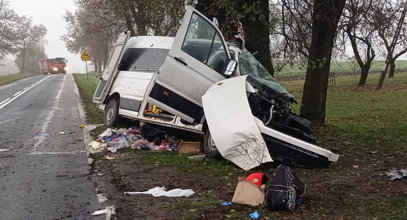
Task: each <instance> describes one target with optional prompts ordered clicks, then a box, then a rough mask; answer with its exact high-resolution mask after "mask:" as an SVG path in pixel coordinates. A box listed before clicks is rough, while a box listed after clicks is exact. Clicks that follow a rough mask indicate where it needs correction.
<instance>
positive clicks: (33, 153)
mask: <svg viewBox="0 0 407 220" xmlns="http://www.w3.org/2000/svg"><path fill="white" fill-rule="evenodd" d="M83 153H86V150H81V151H67V152H47V151H45V152H39V151H37V152H31V153H28V154H26V155H30V156H32V155H66V154H68V155H71V154H83Z"/></svg>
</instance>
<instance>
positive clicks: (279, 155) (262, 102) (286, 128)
mask: <svg viewBox="0 0 407 220" xmlns="http://www.w3.org/2000/svg"><path fill="white" fill-rule="evenodd" d="M240 54H241V51H240V49H238V48H236V47H229V46H228V45H227V44H226V42H225V40H224V39H223V36H222V33H221V32H220V31H219V29H218V28H217V27H216V26H215V25H214V24H213V23H212V22H211V21H210V20H208V19H207V18H206V17H205V16H203V15H202V14H201V13H199V12H198V11H196V10H195V9H193V8H192V7H188V8H187V10H186V13H185V15H184V18H183V22H182V24H181V26H180V28H179V30H178V32H177V35H176V37H175V38H171V37H153V36H144V37H132V38H130V37H129V33H125V34H121V35H120V36H119V37H118V40H117V42H116V44H115V46H114V48H113V49H112V51H111V54H110V58H109V60H108V63H107V66H106V68H105V70H104V72H103V74H102V76H101V80H100V82H99V84H98V87H97V89H96V91H95V94H94V97H93V101H94V102H95V103H96V104H97V105H98V106H99V108H100V109H102V110H104V111H105V124H107V125H111V123H113V122H114V121H115V120H116V119H117V118H118V116H122V117H126V118H131V119H136V120H139V121H147V122H150V123H154V124H158V125H162V126H168V127H173V128H178V129H182V130H187V131H192V132H196V133H200V134H205V136H204V150H205V152H206V153H207V155H210V156H216V155H218V154H219V153H221V154H222V156H223V157H224V158H225V159H229V160H231V161H233V162H234V163H236V164H237V165H238V166H240V167H241V168H243V169H245V170H248V169H251V168H253V167H256V166H258V165H259V164H260V163H264V162H269V161H272V159H271V158H273V159H275V160H279V161H281V162H283V163H288V164H293V165H299V166H305V167H320V166H327V165H328V164H329V163H330V162H336V161H337V159H338V155H336V154H334V153H332V152H330V151H329V150H326V149H323V148H320V147H318V146H316V145H315V139H314V137H313V136H312V134H311V130H310V129H309V125H310V124H309V123H308V122H307V120H305V119H302V118H300V117H299V116H296V115H295V114H292V113H291V112H290V109H289V108H288V107H287V106H288V105H289V102H292V100H293V96H292V95H291V94H289V93H288V92H287V91H286V90H285V89H284V88H283V87H282V86H281V85H280V84H278V82H277V81H275V79H274V78H272V76H271V75H270V74H269V73H268V72H267V71H266V70H265V69H264V67H263V66H261V64H260V63H258V61H257V60H256V59H255V58H254V56H252V55H251V54H246V55H244V54H242V55H240ZM243 57H246V58H245V59H243ZM238 58H239V60H240V58H242V60H241V61H239V62H241V64H242V65H243V63H246V65H243V66H241V69H240V72H242V70H243V67H244V68H245V70H244V71H245V73H244V75H250V72H256V73H253V75H252V76H239V75H240V72H239V70H238V69H237V67H236V65H237V62H236V60H238ZM246 67H248V68H246ZM242 74H243V72H242ZM261 75H262V76H263V77H264V76H265V78H261V77H262V76H261ZM235 76H237V77H236V78H233V79H228V78H230V77H235ZM270 77H271V79H270ZM256 78H257V79H256ZM267 83H269V84H268V85H269V86H265V85H266V84H267ZM270 84H271V87H270ZM222 85H223V86H222ZM273 86H276V87H277V88H276V89H277V90H273ZM269 87H270V88H271V90H270V88H269ZM210 88H211V89H210ZM207 92H208V94H207ZM205 94H206V95H205ZM226 94H228V95H226ZM237 94H240V95H237ZM204 95H205V96H204ZM203 97H204V99H205V102H203V101H202V99H203ZM256 106H262V107H259V108H257V107H256ZM264 106H266V108H264ZM236 109H239V111H237V110H236ZM280 110H281V111H280ZM206 115H207V116H208V118H206ZM239 120H241V122H239ZM238 122H239V123H238ZM249 122H250V123H249ZM248 124H250V126H248ZM254 127H256V129H253V128H254ZM211 132H216V134H215V133H214V134H213V135H211ZM243 133H244V134H243ZM287 134H288V135H287ZM212 137H213V138H212ZM217 149H219V151H218V150H217ZM269 151H270V152H269ZM270 156H271V157H270Z"/></svg>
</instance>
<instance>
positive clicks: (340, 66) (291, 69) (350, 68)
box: [277, 60, 407, 75]
mask: <svg viewBox="0 0 407 220" xmlns="http://www.w3.org/2000/svg"><path fill="white" fill-rule="evenodd" d="M383 66H384V61H373V64H372V67H371V69H370V72H378V71H380V70H381V69H382V68H383ZM406 70H407V60H397V61H396V71H406ZM305 71H306V67H301V66H300V65H293V66H286V67H284V68H283V69H282V70H281V71H279V72H277V74H278V75H302V74H305ZM331 72H336V73H343V72H346V73H354V74H360V68H359V65H358V64H357V62H356V61H354V62H352V61H347V62H333V63H332V64H331Z"/></svg>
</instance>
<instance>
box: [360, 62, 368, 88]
mask: <svg viewBox="0 0 407 220" xmlns="http://www.w3.org/2000/svg"><path fill="white" fill-rule="evenodd" d="M360 69H361V71H362V73H361V74H360V79H359V83H358V86H364V85H366V80H367V75H369V69H370V63H369V64H365V65H364V66H363V67H360Z"/></svg>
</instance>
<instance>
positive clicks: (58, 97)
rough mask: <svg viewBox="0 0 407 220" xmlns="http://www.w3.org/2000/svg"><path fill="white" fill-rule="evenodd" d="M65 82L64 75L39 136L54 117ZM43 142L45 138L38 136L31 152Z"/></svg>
mask: <svg viewBox="0 0 407 220" xmlns="http://www.w3.org/2000/svg"><path fill="white" fill-rule="evenodd" d="M48 77H49V76H48ZM65 81H66V75H65V76H64V79H63V81H62V84H61V87H60V88H59V90H58V94H57V96H56V97H55V102H54V106H52V109H51V111H50V112H49V113H48V115H47V118H46V119H45V121H44V124H42V126H41V132H40V133H41V134H43V133H45V131H46V130H47V128H48V125H49V123H50V122H51V118H52V117H53V116H54V112H55V109H56V108H58V104H59V99H60V97H61V93H62V90H63V88H64V86H65ZM44 140H45V137H44V136H39V137H38V139H37V142H35V144H34V147H33V150H32V151H33V152H34V151H37V148H38V146H39V145H40V144H41V143H42V142H43V141H44Z"/></svg>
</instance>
